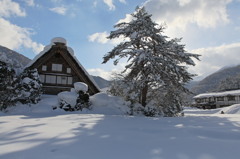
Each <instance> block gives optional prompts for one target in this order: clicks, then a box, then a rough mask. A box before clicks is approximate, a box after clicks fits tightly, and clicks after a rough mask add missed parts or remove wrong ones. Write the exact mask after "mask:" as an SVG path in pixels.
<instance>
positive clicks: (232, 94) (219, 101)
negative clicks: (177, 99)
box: [193, 90, 240, 109]
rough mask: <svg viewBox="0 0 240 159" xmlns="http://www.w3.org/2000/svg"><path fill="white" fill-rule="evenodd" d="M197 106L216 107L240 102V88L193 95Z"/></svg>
mask: <svg viewBox="0 0 240 159" xmlns="http://www.w3.org/2000/svg"><path fill="white" fill-rule="evenodd" d="M193 98H194V100H195V104H194V105H195V106H196V107H199V108H206V109H214V108H220V107H225V106H230V105H233V104H238V103H240V90H232V91H225V92H213V93H203V94H199V95H197V96H195V97H193Z"/></svg>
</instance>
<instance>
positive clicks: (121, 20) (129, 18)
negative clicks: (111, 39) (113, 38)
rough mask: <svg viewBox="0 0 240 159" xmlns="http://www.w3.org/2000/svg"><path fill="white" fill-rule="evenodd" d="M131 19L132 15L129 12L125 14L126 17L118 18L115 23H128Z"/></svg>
mask: <svg viewBox="0 0 240 159" xmlns="http://www.w3.org/2000/svg"><path fill="white" fill-rule="evenodd" d="M131 20H133V17H132V15H131V14H126V17H125V18H123V19H120V20H119V21H118V22H117V24H118V23H123V22H125V23H129V22H130V21H131Z"/></svg>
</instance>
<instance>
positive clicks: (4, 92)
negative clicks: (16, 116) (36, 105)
mask: <svg viewBox="0 0 240 159" xmlns="http://www.w3.org/2000/svg"><path fill="white" fill-rule="evenodd" d="M14 79H15V71H14V69H13V68H12V67H11V66H10V65H8V64H7V63H5V62H3V61H0V110H4V109H6V108H7V107H8V106H10V105H13V104H14V103H15V102H16V95H15V92H14V87H13V81H14Z"/></svg>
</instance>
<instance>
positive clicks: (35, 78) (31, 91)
mask: <svg viewBox="0 0 240 159" xmlns="http://www.w3.org/2000/svg"><path fill="white" fill-rule="evenodd" d="M15 84H16V89H15V91H16V94H18V101H20V102H21V103H23V104H26V103H33V104H36V103H38V101H39V100H40V97H41V95H42V84H41V82H40V78H39V75H38V72H37V69H32V70H31V69H25V70H24V71H23V72H22V73H21V74H20V75H19V76H18V78H17V80H16V81H15Z"/></svg>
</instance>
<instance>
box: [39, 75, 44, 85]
mask: <svg viewBox="0 0 240 159" xmlns="http://www.w3.org/2000/svg"><path fill="white" fill-rule="evenodd" d="M39 76H40V81H41V82H42V83H44V82H45V75H41V74H40V75H39Z"/></svg>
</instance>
